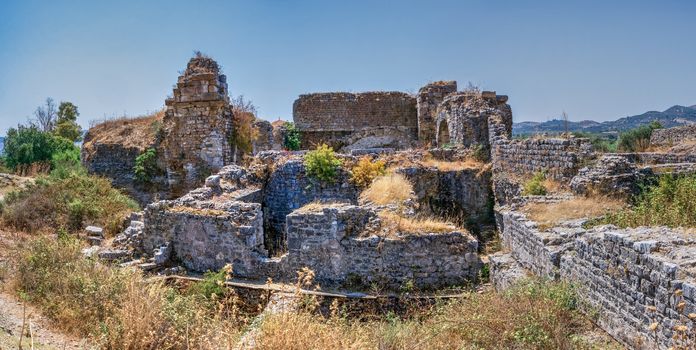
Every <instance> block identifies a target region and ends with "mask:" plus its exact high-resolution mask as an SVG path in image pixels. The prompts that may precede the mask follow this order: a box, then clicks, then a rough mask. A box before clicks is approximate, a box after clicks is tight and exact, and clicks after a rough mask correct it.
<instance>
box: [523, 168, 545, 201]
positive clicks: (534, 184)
mask: <svg viewBox="0 0 696 350" xmlns="http://www.w3.org/2000/svg"><path fill="white" fill-rule="evenodd" d="M545 181H546V173H545V172H543V171H540V172H537V173H536V174H534V176H532V178H531V179H529V181H527V182H525V184H524V187H523V188H524V190H523V191H522V195H523V196H545V195H546V194H547V193H548V190H547V188H546V186H545Z"/></svg>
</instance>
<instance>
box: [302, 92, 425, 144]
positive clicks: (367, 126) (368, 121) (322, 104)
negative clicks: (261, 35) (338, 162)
mask: <svg viewBox="0 0 696 350" xmlns="http://www.w3.org/2000/svg"><path fill="white" fill-rule="evenodd" d="M293 120H294V122H295V125H296V127H297V128H298V129H299V130H300V132H301V133H302V148H304V149H307V148H312V147H313V146H315V145H318V144H321V143H326V144H328V145H330V146H332V147H334V149H337V150H338V149H342V148H343V147H346V146H350V144H351V141H352V140H351V136H353V134H355V133H364V134H365V136H363V137H361V138H365V137H368V136H374V140H373V142H372V144H371V145H369V146H370V147H366V146H365V145H361V147H362V148H371V147H391V146H394V145H396V146H400V147H403V146H404V145H406V144H408V143H410V142H414V141H415V140H416V139H417V138H418V117H417V113H416V98H415V97H413V96H410V95H408V94H406V93H402V92H364V93H347V92H335V93H317V94H307V95H301V96H300V97H299V98H298V99H297V100H295V103H294V104H293ZM371 129H374V130H380V132H379V134H377V135H371V133H372V132H373V131H371ZM353 142H354V141H353Z"/></svg>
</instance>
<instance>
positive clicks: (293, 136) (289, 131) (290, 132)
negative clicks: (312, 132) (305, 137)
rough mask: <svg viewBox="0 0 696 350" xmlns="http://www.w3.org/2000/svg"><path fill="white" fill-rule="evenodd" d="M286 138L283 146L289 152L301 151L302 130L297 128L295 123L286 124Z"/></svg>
mask: <svg viewBox="0 0 696 350" xmlns="http://www.w3.org/2000/svg"><path fill="white" fill-rule="evenodd" d="M284 125H285V136H284V138H283V145H284V146H285V149H286V150H288V151H297V150H299V149H300V143H301V139H300V130H298V129H297V127H295V124H294V123H291V122H285V124H284Z"/></svg>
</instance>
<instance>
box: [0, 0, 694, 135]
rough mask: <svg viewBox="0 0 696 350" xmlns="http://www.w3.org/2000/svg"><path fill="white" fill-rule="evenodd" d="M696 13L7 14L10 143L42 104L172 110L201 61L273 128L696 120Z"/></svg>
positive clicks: (134, 4) (468, 8)
mask: <svg viewBox="0 0 696 350" xmlns="http://www.w3.org/2000/svg"><path fill="white" fill-rule="evenodd" d="M695 14H696V1H670V0H663V1H637V0H633V1H610V0H603V1H594V0H586V1H520V0H517V1H491V0H488V1H464V0H461V1H437V0H430V1H423V0H419V1H410V0H404V1H379V0H372V1H362V0H351V1H303V0H297V1H280V0H278V1H264V0H254V1H251V0H249V1H212V0H209V1H206V0H200V1H191V0H187V1H176V0H167V1H154V0H153V1H148V0H138V1H125V0H123V1H59V0H54V1H31V0H21V1H20V0H18V1H11V0H0V134H4V133H5V132H6V130H7V129H8V128H9V127H13V126H16V125H17V124H18V123H25V122H26V121H27V119H28V118H29V117H31V115H32V113H33V111H34V110H35V109H36V107H37V106H38V105H40V104H41V103H43V101H44V100H45V99H46V97H52V98H53V99H54V100H56V101H57V102H59V101H71V102H73V103H75V104H76V105H77V106H78V108H79V111H80V118H79V120H78V121H79V122H80V123H81V124H82V125H83V126H84V127H87V126H89V125H90V122H92V121H98V120H103V119H105V118H114V117H120V116H123V115H127V116H137V115H141V114H145V113H148V112H151V111H154V110H157V109H159V108H161V107H162V106H163V105H164V99H165V98H166V97H167V95H169V94H171V90H172V86H173V85H174V83H176V79H177V77H178V75H179V72H180V71H182V70H184V69H185V67H186V63H187V62H188V59H189V58H190V57H192V55H193V52H194V51H195V50H200V51H202V52H203V53H206V54H207V55H209V56H211V57H213V58H214V59H215V60H217V62H218V63H219V64H220V65H221V66H222V68H223V72H224V73H225V74H226V75H227V81H228V84H229V91H230V94H231V95H233V96H236V95H244V96H245V97H246V98H247V99H250V100H251V101H253V103H254V104H255V105H256V106H257V107H258V111H259V116H260V117H262V118H264V119H267V120H271V121H273V120H276V119H278V118H281V119H286V120H291V119H292V103H293V101H294V100H295V99H296V98H297V97H298V95H300V94H303V93H311V92H327V91H351V92H360V91H375V90H396V91H405V92H413V93H415V92H417V91H418V88H419V87H421V86H423V85H424V84H426V83H428V82H431V81H437V80H457V81H458V82H459V86H460V87H464V86H466V85H467V83H468V82H471V83H473V84H475V85H478V86H480V87H481V88H482V89H484V90H495V91H497V92H498V94H504V95H508V96H509V97H510V99H509V102H508V103H509V104H510V105H511V106H512V109H513V115H514V121H516V122H519V121H526V120H532V121H544V120H549V119H552V118H554V117H557V116H559V115H560V114H561V113H562V112H563V111H565V112H567V113H568V115H569V118H570V119H571V120H583V119H594V120H598V121H603V120H613V119H617V118H620V117H624V116H628V115H634V114H640V113H643V112H646V111H649V110H664V109H667V108H668V107H670V106H672V105H675V104H681V105H694V104H696V39H694V38H695V37H696V19H695V18H694V17H695V16H694V15H695Z"/></svg>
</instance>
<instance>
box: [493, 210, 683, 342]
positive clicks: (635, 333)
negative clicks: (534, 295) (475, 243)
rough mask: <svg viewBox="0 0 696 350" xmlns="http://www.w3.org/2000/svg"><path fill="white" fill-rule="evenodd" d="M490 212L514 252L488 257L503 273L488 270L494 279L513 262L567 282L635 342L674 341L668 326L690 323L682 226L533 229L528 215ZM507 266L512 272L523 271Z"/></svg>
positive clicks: (503, 280)
mask: <svg viewBox="0 0 696 350" xmlns="http://www.w3.org/2000/svg"><path fill="white" fill-rule="evenodd" d="M497 218H498V220H499V224H500V225H499V229H500V232H501V239H502V243H503V246H504V247H505V248H506V249H507V250H509V252H510V255H511V257H512V258H514V259H515V262H512V263H511V262H510V261H507V260H500V261H497V260H496V261H495V262H494V264H495V268H494V269H492V273H493V274H499V273H503V274H507V276H506V275H503V276H493V277H492V280H494V281H498V282H497V283H498V284H499V285H501V286H508V285H510V283H511V282H510V281H509V280H508V279H507V277H510V274H509V273H508V272H506V271H507V270H506V269H505V266H503V265H508V266H510V265H511V266H513V267H514V266H515V265H517V264H519V265H521V266H522V267H524V268H525V269H527V270H529V271H531V272H532V273H533V274H535V275H537V276H543V277H548V278H553V279H560V280H564V281H568V282H571V283H573V284H574V285H575V287H576V290H577V292H578V294H579V296H580V297H581V298H582V300H583V301H584V302H585V303H586V304H584V305H586V306H585V307H586V308H587V310H588V311H591V312H593V313H595V314H596V315H597V323H598V324H599V325H600V326H601V327H602V328H603V329H604V330H605V331H607V332H608V333H609V334H611V335H612V336H613V337H614V338H616V339H618V340H620V341H621V342H623V343H624V344H625V345H627V346H628V347H630V348H634V349H655V348H659V349H666V348H668V347H669V346H671V345H673V344H674V343H673V342H672V335H674V332H675V326H677V325H684V326H686V327H687V329H692V328H693V327H694V324H693V322H692V321H691V320H690V319H689V317H688V315H689V314H690V313H693V312H696V304H695V302H696V278H695V277H696V275H695V274H694V273H695V272H696V271H695V270H694V267H693V256H692V254H691V252H693V251H694V249H696V241H694V240H693V239H692V238H691V237H690V236H689V234H688V233H686V232H682V231H678V230H671V229H667V228H663V227H643V228H637V229H618V228H616V227H614V226H602V227H597V228H594V229H589V230H587V229H583V228H582V227H580V226H579V225H564V226H559V227H556V228H553V229H551V230H547V231H540V230H539V229H538V227H537V224H536V223H535V222H533V221H530V220H528V219H527V218H526V217H525V216H524V215H523V214H521V213H518V212H516V211H514V210H510V209H504V210H500V211H498V213H497ZM495 259H497V257H496V258H494V259H493V260H495ZM508 260H509V259H508ZM514 269H515V271H513V272H514V273H513V275H514V276H517V277H522V276H523V275H524V273H522V272H520V271H519V268H516V267H515V268H514ZM514 276H513V277H514ZM677 290H680V291H681V292H679V293H681V294H682V295H681V296H680V295H678V294H679V293H676V291H677ZM681 302H683V303H684V304H683V305H682V306H679V305H680V303H681ZM653 307H654V311H651V310H652V308H653ZM652 323H655V324H656V326H657V328H656V329H655V331H654V332H653V331H651V330H650V325H651V324H652Z"/></svg>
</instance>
